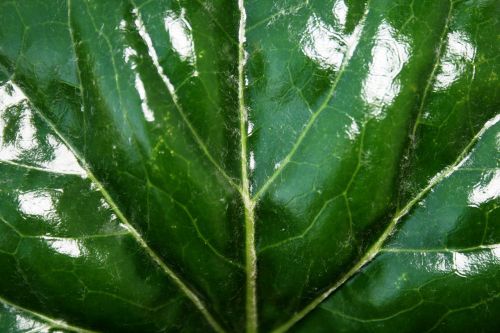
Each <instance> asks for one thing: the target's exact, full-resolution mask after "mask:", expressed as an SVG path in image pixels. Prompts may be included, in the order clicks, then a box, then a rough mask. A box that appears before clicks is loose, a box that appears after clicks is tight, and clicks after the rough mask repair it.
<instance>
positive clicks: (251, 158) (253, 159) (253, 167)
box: [249, 151, 255, 172]
mask: <svg viewBox="0 0 500 333" xmlns="http://www.w3.org/2000/svg"><path fill="white" fill-rule="evenodd" d="M249 167H250V172H253V171H254V170H255V154H254V152H253V151H251V152H250V161H249Z"/></svg>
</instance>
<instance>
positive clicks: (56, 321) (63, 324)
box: [0, 297, 98, 333]
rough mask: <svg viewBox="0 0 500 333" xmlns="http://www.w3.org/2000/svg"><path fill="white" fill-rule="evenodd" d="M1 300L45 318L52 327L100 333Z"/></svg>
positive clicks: (0, 300) (22, 310)
mask: <svg viewBox="0 0 500 333" xmlns="http://www.w3.org/2000/svg"><path fill="white" fill-rule="evenodd" d="M0 302H1V303H3V304H5V305H7V306H9V307H11V308H14V309H16V310H18V311H21V312H24V313H26V314H28V315H30V316H33V317H36V318H38V319H41V320H43V321H44V322H46V323H47V324H48V325H49V326H50V327H51V328H56V329H63V330H68V331H73V332H77V333H98V332H97V331H93V330H89V329H85V328H82V327H78V326H75V325H71V324H68V323H67V322H65V321H64V320H60V319H54V318H51V317H48V316H46V315H44V314H41V313H39V312H36V311H33V310H30V309H27V308H25V307H22V306H20V305H17V304H14V303H12V302H10V301H8V300H6V299H5V298H3V297H0Z"/></svg>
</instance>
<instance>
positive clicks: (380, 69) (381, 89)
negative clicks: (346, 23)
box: [363, 22, 410, 119]
mask: <svg viewBox="0 0 500 333" xmlns="http://www.w3.org/2000/svg"><path fill="white" fill-rule="evenodd" d="M409 54H410V53H409V44H408V43H407V42H406V41H404V40H403V39H402V38H401V37H399V36H398V35H397V33H396V31H395V30H394V29H393V28H392V27H391V26H390V25H389V24H388V23H387V22H383V23H382V24H381V25H380V27H379V29H378V31H377V35H376V40H375V46H374V47H373V50H372V61H371V63H370V68H369V70H368V76H367V77H366V79H365V81H364V82H363V99H364V100H365V102H366V103H368V104H369V105H370V114H371V115H372V116H373V117H375V118H377V119H380V118H381V117H383V114H382V110H383V107H384V106H385V105H387V104H388V103H390V102H391V101H392V100H393V99H394V97H396V95H397V94H398V93H399V90H400V88H401V87H400V83H399V80H398V79H397V76H398V74H399V73H400V71H401V69H402V68H403V65H404V64H405V63H406V62H407V60H408V57H409Z"/></svg>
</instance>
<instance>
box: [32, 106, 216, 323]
mask: <svg viewBox="0 0 500 333" xmlns="http://www.w3.org/2000/svg"><path fill="white" fill-rule="evenodd" d="M33 109H34V110H35V112H36V113H37V114H38V115H39V117H40V118H41V119H42V120H43V121H44V122H45V123H46V124H47V126H48V127H49V128H50V129H51V130H52V131H53V132H54V133H55V134H56V135H57V136H58V137H59V138H60V139H61V141H62V142H63V143H64V144H65V145H66V146H67V147H68V149H69V150H70V151H71V152H72V153H73V155H74V156H75V157H76V158H77V160H78V161H80V165H81V166H82V168H83V169H84V170H85V172H86V173H87V175H88V178H89V179H90V180H91V181H92V182H93V183H94V184H95V185H96V186H97V188H98V189H99V191H100V192H101V194H102V196H103V197H104V199H105V200H106V201H107V202H108V204H109V205H110V207H111V209H112V210H113V211H114V212H115V214H116V216H117V217H118V218H119V219H120V221H122V223H123V227H125V228H126V229H127V230H128V231H129V232H130V234H131V235H132V237H134V239H135V240H136V242H137V243H138V244H139V245H140V246H141V247H142V248H143V249H144V251H145V252H146V254H148V255H149V256H150V257H151V259H152V260H153V261H154V262H155V263H156V264H157V265H158V266H159V267H160V268H161V269H162V270H163V272H164V273H165V274H166V275H167V276H169V277H170V279H171V280H172V281H173V282H174V283H175V284H176V285H177V286H178V287H179V289H180V290H181V291H182V292H183V293H184V294H185V295H186V296H187V298H189V299H190V300H191V301H192V302H193V304H194V305H195V306H196V308H197V309H198V310H199V311H200V312H201V313H202V314H203V316H204V317H205V318H206V319H207V321H208V322H209V324H210V325H211V326H212V327H213V328H214V330H216V331H217V332H224V330H223V329H222V327H221V326H220V324H219V323H218V322H217V321H216V320H215V319H214V317H213V316H212V315H211V314H210V312H209V311H208V310H207V308H206V307H205V304H204V303H203V302H202V301H201V299H200V298H199V297H198V295H196V293H195V292H194V291H192V290H191V289H190V288H189V287H188V286H187V285H186V284H185V283H184V282H183V281H182V280H181V278H180V277H179V276H178V275H177V274H176V273H175V272H174V271H172V269H170V267H168V266H167V265H166V264H165V262H164V261H163V259H161V258H160V256H159V255H158V254H156V252H155V251H154V250H153V249H152V248H150V247H149V245H148V244H147V243H146V241H145V240H144V238H142V235H141V234H140V233H139V232H138V231H137V229H135V227H134V226H133V225H132V223H131V222H130V221H128V219H127V218H126V217H125V215H124V214H123V212H122V211H121V210H120V208H119V207H118V205H117V204H116V203H115V201H114V200H113V198H112V197H111V195H110V194H109V192H108V191H107V190H106V188H105V187H104V186H103V184H102V183H101V182H100V181H99V180H98V179H97V177H96V176H95V175H94V174H93V172H92V171H91V168H90V166H89V165H88V164H87V162H86V161H85V159H84V158H83V157H82V156H81V155H80V153H79V152H78V151H77V150H76V149H75V148H74V147H73V146H72V145H71V144H70V142H69V141H68V140H66V138H65V137H64V136H63V135H62V133H61V132H59V130H58V129H57V127H56V126H55V124H54V123H53V122H52V121H51V120H50V119H48V118H47V117H46V116H45V115H44V114H43V113H42V112H40V111H39V110H38V108H36V107H34V108H33Z"/></svg>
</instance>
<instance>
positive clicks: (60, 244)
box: [47, 239, 83, 258]
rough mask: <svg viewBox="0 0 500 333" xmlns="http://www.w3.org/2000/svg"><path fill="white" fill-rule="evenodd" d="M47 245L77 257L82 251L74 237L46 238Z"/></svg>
mask: <svg viewBox="0 0 500 333" xmlns="http://www.w3.org/2000/svg"><path fill="white" fill-rule="evenodd" d="M47 245H49V246H50V247H51V248H52V249H53V250H55V251H56V252H58V253H60V254H64V255H67V256H70V257H72V258H78V257H80V256H81V255H82V253H83V251H82V249H81V247H80V244H79V243H78V241H77V240H74V239H47Z"/></svg>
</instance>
